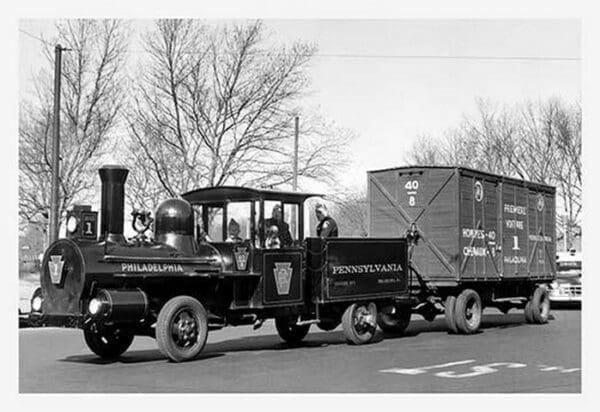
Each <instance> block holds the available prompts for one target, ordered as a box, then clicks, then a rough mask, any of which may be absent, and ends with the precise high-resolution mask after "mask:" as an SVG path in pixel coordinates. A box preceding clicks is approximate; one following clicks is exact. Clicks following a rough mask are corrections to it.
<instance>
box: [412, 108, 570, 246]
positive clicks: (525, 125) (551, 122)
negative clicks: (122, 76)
mask: <svg viewBox="0 0 600 412" xmlns="http://www.w3.org/2000/svg"><path fill="white" fill-rule="evenodd" d="M406 160H407V163H411V164H423V165H432V164H437V165H452V166H464V167H472V168H475V169H480V170H484V171H488V172H491V173H497V174H502V175H507V176H513V177H517V178H520V179H526V180H531V181H536V182H540V183H546V184H551V185H555V186H556V187H557V195H558V200H559V202H558V204H559V215H558V222H557V223H558V228H557V229H558V231H559V232H562V231H563V230H565V229H566V231H567V232H571V231H573V230H575V228H576V226H577V225H578V223H579V220H580V215H581V207H582V204H581V187H582V185H581V183H582V181H581V107H580V106H579V104H574V105H567V104H566V103H564V102H563V101H561V100H559V99H548V100H546V101H544V102H526V103H523V104H519V105H515V106H512V107H510V106H503V107H500V106H499V105H498V104H493V103H491V102H489V101H484V100H478V101H477V112H476V114H475V115H474V116H469V117H465V118H464V120H463V121H462V122H461V123H460V125H459V126H458V127H457V128H455V129H451V130H448V131H446V132H445V134H444V136H443V137H442V138H440V139H435V138H432V137H427V138H424V139H420V140H418V141H417V142H416V143H415V145H414V146H413V148H412V150H411V151H410V152H409V155H408V157H407V159H406ZM567 236H568V238H569V239H570V238H572V236H571V234H569V233H567Z"/></svg>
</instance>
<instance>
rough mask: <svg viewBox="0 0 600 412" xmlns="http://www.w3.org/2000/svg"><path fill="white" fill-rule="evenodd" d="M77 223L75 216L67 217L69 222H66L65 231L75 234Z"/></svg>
mask: <svg viewBox="0 0 600 412" xmlns="http://www.w3.org/2000/svg"><path fill="white" fill-rule="evenodd" d="M77 223H78V222H77V218H76V217H75V216H71V217H69V220H67V230H68V231H69V233H75V231H76V230H77Z"/></svg>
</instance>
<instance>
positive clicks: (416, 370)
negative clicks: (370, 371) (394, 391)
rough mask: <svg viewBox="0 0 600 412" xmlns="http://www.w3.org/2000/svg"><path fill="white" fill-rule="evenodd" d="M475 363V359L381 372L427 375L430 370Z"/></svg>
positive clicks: (383, 370)
mask: <svg viewBox="0 0 600 412" xmlns="http://www.w3.org/2000/svg"><path fill="white" fill-rule="evenodd" d="M473 362H475V359H467V360H462V361H456V362H449V363H443V364H441V365H431V366H422V367H419V368H408V369H404V368H391V369H382V370H380V371H379V372H383V373H399V374H402V375H420V374H422V373H426V372H427V371H428V370H430V369H440V368H448V367H450V366H457V365H466V364H467V363H473Z"/></svg>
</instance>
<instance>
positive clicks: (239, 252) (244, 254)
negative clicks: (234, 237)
mask: <svg viewBox="0 0 600 412" xmlns="http://www.w3.org/2000/svg"><path fill="white" fill-rule="evenodd" d="M233 254H234V255H235V265H236V266H237V268H238V270H246V266H247V265H248V248H247V247H238V248H237V249H235V250H234V252H233Z"/></svg>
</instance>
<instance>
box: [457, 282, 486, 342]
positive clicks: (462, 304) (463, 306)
mask: <svg viewBox="0 0 600 412" xmlns="http://www.w3.org/2000/svg"><path fill="white" fill-rule="evenodd" d="M473 300H474V301H475V302H474V304H475V308H478V312H479V313H477V312H475V314H476V315H477V319H478V320H476V322H475V323H474V324H470V323H469V321H468V319H467V317H466V310H467V304H468V303H469V302H470V301H473ZM482 313H483V305H482V304H481V298H480V297H479V294H478V293H477V292H475V291H474V290H473V289H465V290H463V291H462V292H460V294H459V295H458V297H457V298H456V305H455V306H454V321H455V323H456V328H457V329H458V331H459V332H460V333H462V334H465V335H471V334H473V333H475V332H477V331H478V330H479V326H480V325H481V316H482Z"/></svg>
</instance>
